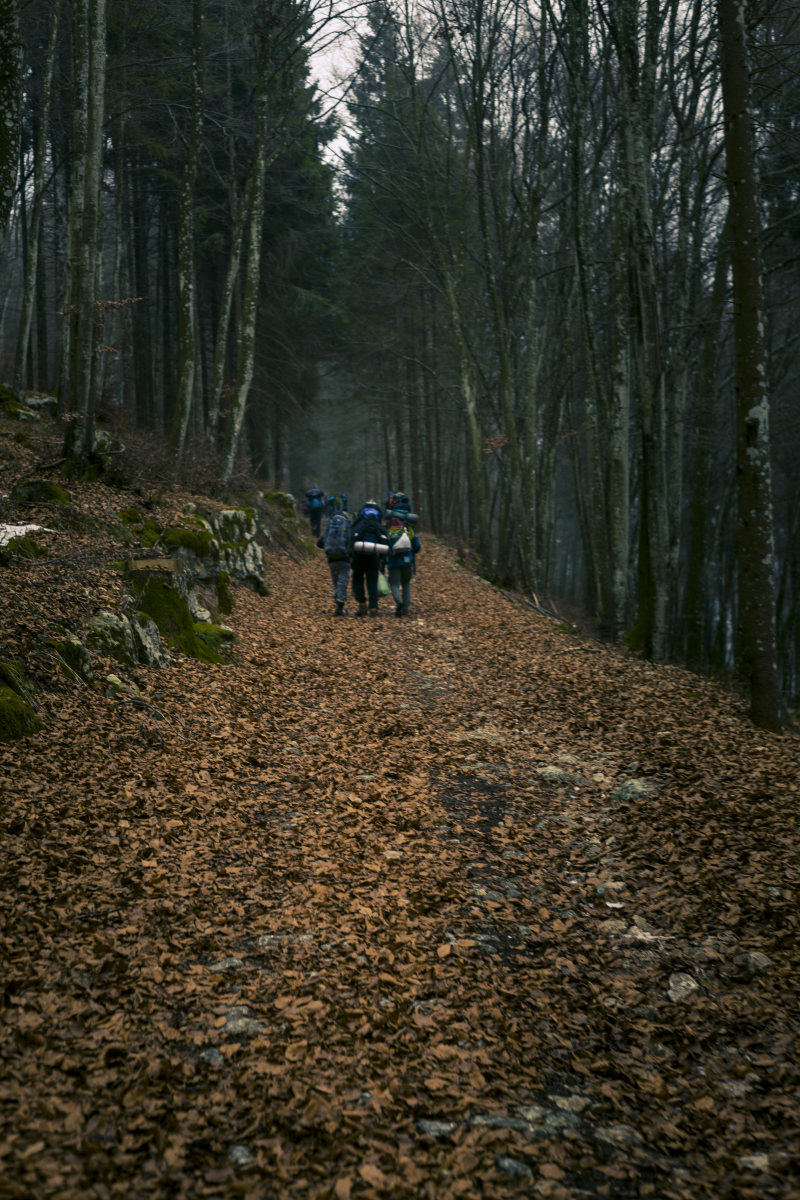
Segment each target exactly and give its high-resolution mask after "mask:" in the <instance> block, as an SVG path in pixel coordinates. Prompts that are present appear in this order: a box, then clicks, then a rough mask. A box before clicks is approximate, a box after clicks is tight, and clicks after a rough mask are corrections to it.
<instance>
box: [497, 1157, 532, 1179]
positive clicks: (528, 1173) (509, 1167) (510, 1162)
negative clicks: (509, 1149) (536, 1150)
mask: <svg viewBox="0 0 800 1200" xmlns="http://www.w3.org/2000/svg"><path fill="white" fill-rule="evenodd" d="M497 1165H498V1167H499V1168H500V1170H501V1171H502V1172H503V1174H504V1175H508V1176H509V1178H510V1179H532V1178H533V1171H532V1170H531V1169H530V1167H529V1166H528V1164H527V1163H524V1162H520V1161H519V1159H518V1158H509V1157H508V1156H507V1155H501V1156H500V1157H499V1158H498V1160H497Z"/></svg>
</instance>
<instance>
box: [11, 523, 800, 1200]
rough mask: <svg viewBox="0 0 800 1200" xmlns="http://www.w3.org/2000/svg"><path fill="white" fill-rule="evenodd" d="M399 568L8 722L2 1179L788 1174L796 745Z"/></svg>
mask: <svg viewBox="0 0 800 1200" xmlns="http://www.w3.org/2000/svg"><path fill="white" fill-rule="evenodd" d="M418 567H419V571H418V576H417V578H416V580H415V582H414V590H413V595H412V612H411V616H410V617H409V619H407V620H397V619H395V618H394V616H393V611H392V610H393V604H392V603H391V601H390V600H389V599H386V598H385V599H383V600H382V601H381V605H382V606H383V607H382V610H381V613H380V616H379V617H378V619H377V620H370V619H367V618H362V619H357V618H355V617H354V616H352V615H349V616H348V618H347V619H346V620H336V619H335V618H334V617H333V602H332V600H331V599H330V585H329V578H328V572H327V568H326V565H325V561H324V558H323V557H322V555H319V556H318V557H315V558H314V559H312V560H308V561H303V562H295V561H292V560H290V559H289V558H287V557H280V558H277V557H276V558H273V560H272V561H271V563H270V565H269V568H268V579H269V585H270V595H269V596H268V597H266V598H262V597H258V596H256V595H254V594H252V593H250V592H247V591H245V590H243V589H242V590H239V591H237V593H236V602H235V609H234V613H233V616H232V617H231V621H230V623H231V624H232V626H233V627H234V628H235V630H236V632H237V634H238V643H237V655H238V663H237V665H235V666H228V665H226V666H210V667H209V666H201V665H200V664H198V663H196V662H194V661H193V660H189V659H186V658H183V657H181V656H176V661H175V665H174V666H173V667H172V668H169V669H166V670H163V671H158V670H156V669H144V668H143V669H141V670H138V669H137V673H136V674H137V678H138V679H139V682H140V683H141V686H142V694H143V697H144V706H136V705H134V704H130V703H125V702H120V703H114V702H111V701H110V700H109V699H108V698H107V697H105V696H103V695H102V694H100V693H99V692H97V691H93V690H91V689H88V688H87V689H83V690H80V691H77V690H76V691H75V692H74V693H70V694H69V695H62V696H60V697H59V698H58V702H57V704H56V703H55V702H54V703H53V705H52V710H51V712H50V713H49V718H48V725H47V727H46V728H45V730H44V731H43V732H42V733H40V734H38V735H36V736H35V737H33V738H30V739H27V740H26V741H24V742H20V743H14V744H11V745H6V746H2V747H0V773H2V779H3V780H4V783H3V784H2V788H3V793H4V799H3V806H2V811H3V825H4V831H5V836H4V843H3V844H4V847H5V849H4V852H3V856H4V863H3V870H2V898H1V899H0V905H2V912H3V923H2V956H3V975H4V1005H5V1007H4V1009H3V1018H2V1024H1V1025H0V1038H2V1053H3V1060H4V1063H5V1072H4V1076H3V1079H2V1083H0V1099H1V1100H2V1107H1V1108H0V1111H1V1112H2V1128H1V1129H0V1196H2V1197H13V1198H14V1200H20V1198H23V1197H24V1198H28V1197H30V1198H31V1200H33V1198H36V1200H39V1198H44V1197H64V1198H66V1197H69V1198H72V1197H76V1198H77V1197H80V1198H81V1200H84V1198H86V1200H88V1198H92V1200H95V1198H96V1200H106V1198H111V1197H126V1198H130V1200H133V1198H136V1200H138V1198H140V1197H178V1196H180V1197H229V1196H245V1197H251V1198H253V1200H255V1198H256V1197H264V1198H267V1197H284V1196H285V1197H312V1196H313V1197H331V1198H332V1200H347V1198H348V1197H353V1200H358V1198H359V1197H373V1196H392V1197H394V1196H399V1197H415V1198H416V1197H427V1198H430V1200H449V1198H450V1197H501V1196H513V1195H535V1196H543V1197H551V1198H553V1200H570V1198H572V1197H584V1196H593V1197H594V1196H597V1197H600V1196H623V1197H640V1196H641V1197H644V1196H652V1197H656V1198H662V1197H670V1198H673V1197H674V1198H681V1197H686V1198H689V1197H691V1198H692V1200H704V1198H708V1200H720V1198H722V1197H736V1198H737V1200H738V1198H742V1197H750V1196H752V1197H759V1198H764V1197H781V1198H782V1200H785V1198H789V1197H795V1196H798V1195H800V1190H798V1184H797V1175H796V1174H794V1171H795V1170H796V1167H797V1162H798V1150H799V1149H800V1140H798V1131H797V1122H796V1114H797V1111H798V1099H800V1097H799V1096H798V1055H797V1048H798V1047H797V1041H796V1036H797V1018H798V1010H797V1001H796V981H797V977H798V940H797V931H798V905H797V895H798V858H797V838H796V826H797V804H798V788H797V784H798V780H797V741H796V739H791V738H784V739H778V738H774V737H771V736H770V735H766V734H763V733H761V732H759V731H757V730H755V729H753V728H752V727H750V726H749V725H748V723H747V721H746V718H745V715H744V706H743V705H742V704H740V703H739V701H738V700H737V699H736V698H735V697H733V696H731V695H730V694H729V693H727V692H725V691H723V690H722V689H721V688H719V687H717V686H716V685H715V684H713V683H711V682H707V681H703V680H700V679H698V678H697V677H695V676H692V675H689V674H688V673H687V672H684V671H681V670H678V669H673V668H668V667H661V666H654V665H651V664H648V663H643V662H640V661H637V660H635V659H634V658H632V657H630V656H628V655H626V654H625V653H623V652H622V651H620V650H618V649H615V648H608V647H603V646H600V645H599V644H597V643H594V642H592V641H591V640H588V639H585V638H581V637H579V636H577V635H576V634H574V633H573V632H571V631H570V630H568V629H566V628H564V627H563V626H561V625H560V624H559V623H558V622H556V621H553V620H552V619H549V618H547V617H545V616H542V615H540V614H539V613H537V612H535V611H533V610H532V609H530V608H529V607H526V606H525V605H524V604H523V603H521V602H520V601H519V600H515V599H514V598H513V597H510V596H508V595H505V594H503V593H501V592H499V591H497V590H495V589H493V588H492V587H490V586H489V585H487V584H486V583H484V582H482V581H480V580H479V579H477V578H475V577H474V576H472V575H471V574H470V573H468V572H467V571H466V570H465V569H463V568H461V567H459V566H458V565H457V563H456V561H455V557H454V555H453V553H452V552H451V551H450V550H448V549H446V548H444V547H442V546H439V545H437V544H436V543H435V542H434V541H433V539H424V541H423V552H422V554H421V555H420V557H419V561H418ZM348 609H349V612H350V614H352V613H353V611H354V609H355V605H354V603H353V601H352V599H351V600H350V601H349V602H348ZM76 730H77V732H76Z"/></svg>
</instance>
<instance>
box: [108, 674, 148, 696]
mask: <svg viewBox="0 0 800 1200" xmlns="http://www.w3.org/2000/svg"><path fill="white" fill-rule="evenodd" d="M106 683H107V684H108V687H107V688H106V695H107V696H129V697H130V698H131V699H134V700H135V699H138V698H139V697H140V696H141V692H140V691H139V689H138V687H137V686H136V684H135V683H134V682H133V680H132V679H120V677H119V675H106Z"/></svg>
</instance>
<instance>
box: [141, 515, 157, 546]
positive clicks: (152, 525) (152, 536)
mask: <svg viewBox="0 0 800 1200" xmlns="http://www.w3.org/2000/svg"><path fill="white" fill-rule="evenodd" d="M160 537H161V528H160V526H159V525H157V524H156V522H155V521H154V520H153V518H152V517H147V518H146V519H145V520H144V521H143V522H142V528H141V532H140V534H139V540H140V542H141V543H142V545H143V546H147V547H150V546H155V544H156V542H157V541H158V539H159V538H160Z"/></svg>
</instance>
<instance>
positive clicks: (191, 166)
mask: <svg viewBox="0 0 800 1200" xmlns="http://www.w3.org/2000/svg"><path fill="white" fill-rule="evenodd" d="M191 75H192V104H191V118H190V129H189V137H188V139H187V145H186V162H185V163H184V167H183V172H182V174H181V189H180V204H179V215H178V346H179V358H180V375H179V379H178V399H177V404H176V406H175V413H174V417H173V424H172V435H171V442H172V452H173V455H174V459H175V467H176V469H178V468H179V467H180V463H181V460H182V458H183V452H184V448H185V446H186V434H187V432H188V429H189V417H190V416H191V411H192V397H193V395H194V381H195V366H196V360H197V337H196V308H197V305H196V300H195V262H194V189H195V181H196V179H197V163H198V157H199V154H200V139H201V133H202V122H203V0H192V70H191Z"/></svg>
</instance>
